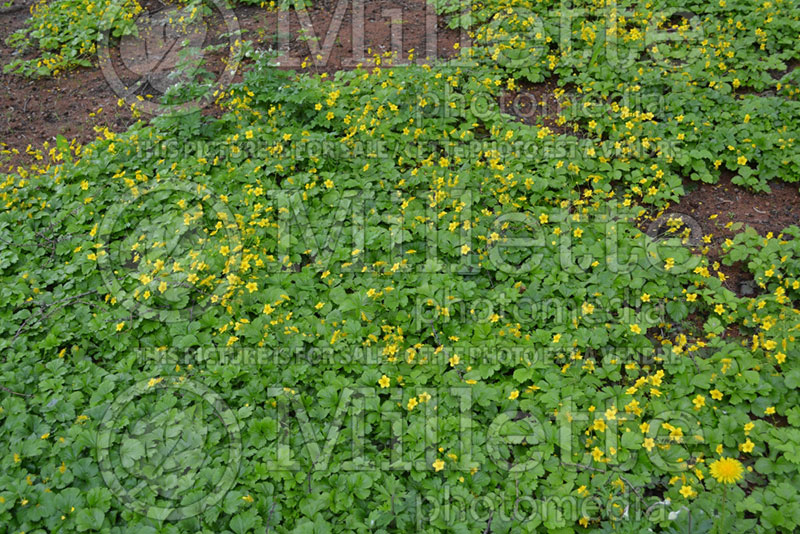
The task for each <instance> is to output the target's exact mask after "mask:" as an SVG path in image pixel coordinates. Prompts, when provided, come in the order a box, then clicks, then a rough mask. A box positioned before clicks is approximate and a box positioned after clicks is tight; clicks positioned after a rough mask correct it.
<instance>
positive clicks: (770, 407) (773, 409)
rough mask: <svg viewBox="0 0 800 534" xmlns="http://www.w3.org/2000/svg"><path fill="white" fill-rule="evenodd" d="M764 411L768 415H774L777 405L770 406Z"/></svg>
mask: <svg viewBox="0 0 800 534" xmlns="http://www.w3.org/2000/svg"><path fill="white" fill-rule="evenodd" d="M764 413H765V414H767V415H772V414H774V413H775V406H768V407H767V409H766V410H764Z"/></svg>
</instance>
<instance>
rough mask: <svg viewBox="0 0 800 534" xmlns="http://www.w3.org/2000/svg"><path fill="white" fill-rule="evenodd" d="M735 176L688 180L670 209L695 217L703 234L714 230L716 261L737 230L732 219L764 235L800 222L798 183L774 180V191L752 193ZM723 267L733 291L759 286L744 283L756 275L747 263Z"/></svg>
mask: <svg viewBox="0 0 800 534" xmlns="http://www.w3.org/2000/svg"><path fill="white" fill-rule="evenodd" d="M731 177H732V174H731V173H730V172H727V171H726V172H724V173H723V174H722V176H721V177H720V180H719V182H718V183H716V184H706V183H697V182H691V181H689V180H686V181H685V183H684V188H685V189H686V191H688V193H687V194H686V196H684V197H683V198H682V199H681V201H680V202H679V203H678V204H674V205H672V206H671V207H670V208H669V209H668V210H667V212H668V213H675V214H683V215H688V216H690V217H692V218H693V219H694V220H695V221H696V222H697V224H698V225H699V226H700V228H701V229H702V233H703V235H708V234H713V237H712V241H711V243H710V244H708V247H709V252H708V257H709V259H710V260H711V261H712V262H713V261H720V262H721V259H720V258H721V255H722V252H721V248H720V246H721V244H722V243H723V242H724V241H725V239H727V238H733V236H734V235H735V234H736V233H737V231H736V230H734V229H733V228H731V227H730V226H728V223H742V226H745V225H746V226H751V227H753V229H755V230H756V231H757V232H758V233H760V234H761V235H766V234H767V233H768V232H772V233H773V234H774V235H778V234H779V233H780V232H781V230H783V229H784V228H786V227H787V226H791V225H797V224H800V190H799V189H798V184H788V183H784V182H775V183H771V184H770V188H771V189H772V191H771V192H770V193H752V192H749V191H747V190H745V189H742V188H741V187H739V186H737V185H735V184H733V183H731ZM738 231H741V229H739V230H738ZM721 270H722V272H723V273H724V274H725V275H726V276H727V277H728V280H726V283H725V285H726V286H727V287H728V288H729V289H731V290H732V291H734V292H736V293H738V294H740V295H742V294H748V293H749V291H750V290H755V289H757V288H751V287H750V285H749V284H747V285H746V286H744V287H743V286H742V284H746V282H747V281H749V280H752V278H753V276H752V274H750V273H749V272H748V271H747V270H746V267H745V266H744V265H740V264H738V263H736V264H733V265H732V266H725V265H722V266H721Z"/></svg>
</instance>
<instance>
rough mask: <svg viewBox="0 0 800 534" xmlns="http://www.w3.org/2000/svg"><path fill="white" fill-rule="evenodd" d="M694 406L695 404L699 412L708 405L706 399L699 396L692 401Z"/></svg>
mask: <svg viewBox="0 0 800 534" xmlns="http://www.w3.org/2000/svg"><path fill="white" fill-rule="evenodd" d="M692 404H694V409H695V410H699V409H700V408H702V407H703V406H705V405H706V398H705V397H704V396H702V395H698V396H696V397H695V398H694V399H692Z"/></svg>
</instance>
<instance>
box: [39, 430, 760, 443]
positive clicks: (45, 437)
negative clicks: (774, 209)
mask: <svg viewBox="0 0 800 534" xmlns="http://www.w3.org/2000/svg"><path fill="white" fill-rule="evenodd" d="M49 437H50V432H46V433H44V434H42V439H47V438H49ZM747 441H750V440H747Z"/></svg>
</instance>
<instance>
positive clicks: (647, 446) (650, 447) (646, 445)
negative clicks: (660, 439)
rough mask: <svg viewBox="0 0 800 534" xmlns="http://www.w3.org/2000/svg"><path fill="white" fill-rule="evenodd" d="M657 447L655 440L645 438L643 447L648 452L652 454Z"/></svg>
mask: <svg viewBox="0 0 800 534" xmlns="http://www.w3.org/2000/svg"><path fill="white" fill-rule="evenodd" d="M655 446H656V442H655V441H654V440H653V438H644V442H643V443H642V447H644V448H645V449H647V452H650V451H651V450H653V447H655Z"/></svg>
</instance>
